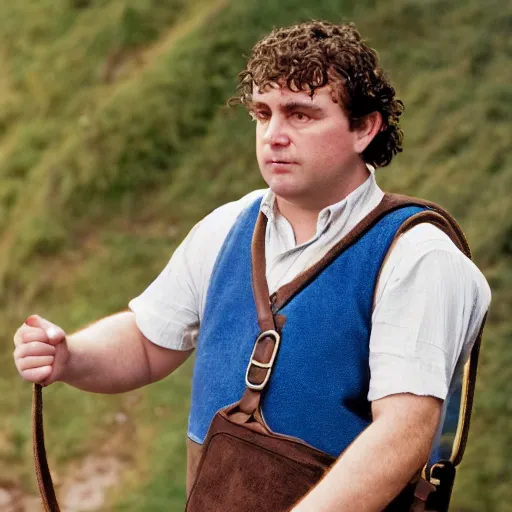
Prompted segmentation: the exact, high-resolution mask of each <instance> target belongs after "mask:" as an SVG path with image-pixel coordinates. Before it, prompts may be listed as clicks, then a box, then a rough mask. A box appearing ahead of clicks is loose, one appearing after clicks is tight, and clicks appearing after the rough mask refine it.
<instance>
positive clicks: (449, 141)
mask: <svg viewBox="0 0 512 512" xmlns="http://www.w3.org/2000/svg"><path fill="white" fill-rule="evenodd" d="M311 17H315V18H327V19H330V20H332V21H340V20H342V19H353V20H354V21H355V22H356V23H357V25H358V27H359V28H360V29H361V32H362V33H363V34H365V35H367V37H368V39H369V42H370V44H372V45H373V46H375V47H376V48H378V49H379V51H380V55H381V58H382V61H383V64H384V67H385V68H386V69H388V70H389V71H390V72H391V74H392V76H393V78H394V81H395V83H396V85H397V90H398V94H399V97H401V98H402V99H403V100H404V102H405V104H406V109H407V110H406V112H405V115H404V120H403V128H404V131H405V134H406V138H405V151H404V153H403V154H402V155H400V156H399V157H398V158H397V159H396V161H394V162H393V164H392V165H391V167H390V168H389V169H384V170H381V171H378V178H379V181H380V183H381V184H382V185H383V187H384V188H386V189H389V190H394V191H397V192H404V193H407V194H410V195H418V196H421V197H425V198H428V199H430V200H433V201H437V202H439V203H440V204H441V205H443V206H445V207H447V208H448V209H449V210H450V211H451V212H452V213H454V214H455V215H456V217H457V218H458V220H459V221H460V222H461V224H462V226H463V228H464V230H465V231H466V233H467V235H468V238H469V241H470V243H471V246H472V249H473V252H474V259H475V261H476V263H477V264H478V265H479V266H480V268H482V270H483V271H484V272H485V274H486V276H487V277H488V279H489V282H490V284H491V287H492V290H493V306H492V311H491V314H490V318H489V325H488V328H487V330H486V332H485V337H484V342H483V350H482V356H481V364H480V375H479V381H478V386H477V394H476V404H475V411H474V419H473V421H472V428H471V433H470V439H469V444H468V448H467V453H466V456H465V459H464V462H463V464H462V466H461V469H460V471H459V475H458V477H457V483H456V491H455V496H454V505H453V509H454V510H455V511H457V510H459V511H462V510H464V511H466V512H477V511H478V512H482V511H484V512H486V511H489V512H490V511H497V512H508V511H510V510H512V508H511V506H510V503H511V502H512V491H511V488H510V485H509V482H510V481H511V480H512V467H511V465H510V460H509V457H510V446H512V433H511V432H512V410H511V407H512V406H511V404H512V402H511V401H510V398H509V395H510V391H509V390H510V385H509V382H510V378H511V377H512V373H511V370H510V368H511V364H509V363H512V361H509V360H510V358H511V356H512V351H511V350H510V347H509V346H508V340H509V339H510V335H511V334H512V332H511V323H510V318H509V316H510V309H511V306H512V292H511V290H512V271H511V268H512V266H511V263H512V248H511V239H512V215H511V213H512V212H511V203H510V199H509V195H510V193H509V191H510V190H512V152H511V150H510V140H511V136H512V130H511V127H510V123H509V119H510V118H511V117H512V95H511V90H510V83H511V82H512V66H511V61H512V42H511V41H512V40H511V38H510V30H511V28H512V8H511V7H510V5H509V4H507V3H503V2H498V1H497V0H490V1H489V2H486V3H485V4H483V3H481V2H479V1H478V0H468V1H466V2H461V1H460V0H449V1H441V0H428V1H425V2H420V1H417V0H386V1H382V2H375V1H374V0H366V1H363V2H361V1H358V2H356V1H355V0H344V1H341V2H340V1H339V0H338V1H334V0H318V1H316V2H297V1H296V0H282V1H280V2H270V1H263V2H262V1H258V2H255V1H253V0H251V1H248V2H227V1H226V2H222V1H220V0H219V1H217V2H213V3H212V2H206V0H204V1H203V0H196V1H195V2H185V1H184V0H141V1H138V2H135V1H128V0H126V1H122V0H114V1H107V0H90V1H86V2H83V1H82V0H59V1H55V0H40V1H38V2H35V1H33V0H20V1H18V2H15V3H12V2H5V3H4V4H1V5H0V19H2V32H1V34H0V66H1V67H2V70H3V71H4V73H3V74H2V76H1V77H0V180H1V183H2V187H1V188H0V230H2V238H1V241H0V244H1V248H2V251H1V253H0V254H1V256H0V284H1V285H2V291H3V293H2V294H1V295H0V300H1V302H2V306H3V307H2V310H1V311H0V318H1V319H2V333H3V338H2V339H3V340H4V343H3V344H2V345H1V349H0V367H1V368H2V369H3V370H4V369H5V370H4V371H2V372H0V410H2V411H7V415H6V416H5V415H4V416H3V417H2V418H0V480H2V479H7V480H8V481H12V482H13V483H17V484H18V485H21V486H22V487H23V488H24V489H34V479H33V476H32V469H31V461H30V455H29V454H30V435H29V430H28V429H29V426H28V425H29V423H28V422H29V419H28V408H29V402H30V393H29V391H30V390H29V389H28V388H27V386H26V385H25V384H24V383H23V382H21V381H20V379H18V378H16V372H15V369H14V368H13V365H12V355H11V353H12V347H11V341H10V340H11V338H12V334H13V332H14V330H15V329H16V327H17V326H18V325H19V324H20V323H21V322H22V321H23V319H24V318H25V317H26V316H27V315H28V314H30V313H32V312H35V311H37V312H38V313H39V314H41V315H45V316H47V317H48V318H50V319H52V320H53V321H55V322H56V323H59V324H61V325H62V326H63V327H64V328H65V329H67V330H68V331H71V330H73V329H76V328H78V327H79V326H80V325H83V324H84V323H87V322H90V321H92V320H94V319H95V318H98V317H100V316H103V315H106V314H109V313H112V312H114V311H117V310H120V309H124V308H126V305H127V302H128V300H129V299H130V298H131V297H133V296H135V295H136V294H138V293H140V292H141V291H142V290H143V289H144V288H145V287H146V286H147V285H148V284H149V282H150V281H151V280H152V279H153V278H154V277H155V276H156V275H157V274H158V272H159V271H160V270H161V269H162V268H163V266H164V265H165V263H166V261H167V260H168V258H169V257H170V255H171V253H172V250H173V249H174V248H175V247H176V245H177V243H179V241H180V240H181V239H182V238H183V237H184V236H185V235H186V233H187V231H188V230H189V229H190V228H191V227H192V225H193V224H194V223H195V222H197V221H198V220H199V219H200V218H201V217H202V216H204V215H205V214H207V213H208V212H209V211H211V210H212V209H213V208H215V207H216V206H218V205H220V204H222V203H224V202H226V201H229V200H232V199H235V198H238V197H240V196H241V195H243V194H245V193H246V192H248V191H250V190H252V189H254V188H260V187H263V182H262V181H261V178H260V176H259V173H258V169H257V164H256V161H255V154H254V141H253V128H252V125H251V123H250V121H249V119H248V116H247V115H246V114H245V112H244V111H243V109H239V110H237V111H230V110H228V109H227V108H226V107H224V106H223V105H224V104H225V102H226V100H227V99H228V98H229V97H230V95H232V94H233V92H234V88H235V86H236V75H237V73H238V72H239V71H240V69H241V68H242V66H243V64H244V60H243V57H242V56H243V55H244V54H247V53H248V52H249V51H250V48H251V46H252V45H253V43H254V42H255V41H256V40H257V39H258V38H260V37H261V36H262V35H264V34H265V33H267V32H268V31H269V30H270V29H271V28H272V27H273V26H281V25H287V24H290V23H294V22H296V21H300V20H305V19H308V18H311ZM190 371H191V365H187V366H186V367H185V368H184V369H182V370H180V372H178V373H177V374H176V375H173V376H172V377H171V378H170V379H166V380H165V381H164V382H162V383H159V384H157V385H154V386H150V387H149V388H148V389H144V390H140V391H138V392H136V393H135V394H128V395H126V396H123V397H99V396H96V395H86V394H84V393H80V392H77V391H76V390H72V389H67V388H66V387H65V386H55V389H53V387H52V388H50V390H48V392H46V393H45V397H47V398H46V402H47V404H48V405H47V410H48V414H47V415H46V420H47V432H48V436H49V439H50V442H51V445H49V446H51V448H49V451H50V457H51V464H52V467H55V466H58V467H65V465H66V463H67V461H68V460H71V459H73V458H76V457H80V456H81V455H83V454H84V453H86V452H88V451H89V450H91V449H92V450H94V449H95V448H94V447H95V446H98V444H101V443H103V442H106V440H108V439H109V438H110V437H111V436H112V435H113V433H114V434H115V433H116V427H115V425H114V424H113V422H112V417H113V414H114V413H115V411H117V410H119V408H121V409H123V408H128V409H129V411H130V418H131V421H132V422H133V425H136V426H137V427H134V428H135V431H134V432H135V433H133V432H132V434H131V435H133V436H134V437H133V439H131V441H130V444H137V443H138V444H139V445H140V448H139V449H137V450H135V452H134V453H131V454H127V453H126V450H124V451H123V449H119V454H120V456H122V457H126V458H127V460H129V462H130V464H129V466H130V468H131V469H129V470H127V471H126V475H125V487H123V488H124V489H129V491H130V492H128V491H125V492H123V496H122V497H121V496H117V495H116V493H115V492H113V494H112V496H111V497H110V503H111V506H110V507H111V508H110V509H112V510H126V511H128V510H148V511H151V510H154V511H157V510H158V511H159V510H164V509H167V510H181V509H183V499H184V467H185V466H184V465H185V452H184V437H185V428H186V427H185V425H186V414H187V411H186V409H187V403H188V389H189V388H188V386H189V377H190ZM131 397H136V398H137V397H138V398H137V401H136V404H135V405H133V404H132V405H130V404H131V401H130V400H131ZM123 410H124V409H123ZM157 411H160V412H157ZM161 411H164V412H163V413H162V412H161ZM86 432H88V434H85V433H86ZM134 440H135V443H133V441H134Z"/></svg>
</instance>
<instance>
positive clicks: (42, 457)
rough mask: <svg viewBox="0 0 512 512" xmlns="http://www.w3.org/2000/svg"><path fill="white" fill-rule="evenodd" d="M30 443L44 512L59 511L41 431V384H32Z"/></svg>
mask: <svg viewBox="0 0 512 512" xmlns="http://www.w3.org/2000/svg"><path fill="white" fill-rule="evenodd" d="M32 444H33V448H34V464H35V470H36V478H37V485H38V487H39V493H40V494H41V498H42V500H43V506H44V510H45V512H59V511H60V509H59V504H58V503H57V498H56V496H55V489H54V488H53V482H52V477H51V475H50V469H49V468H48V461H47V460H46V449H45V446H44V431H43V393H42V386H41V384H34V386H33V392H32Z"/></svg>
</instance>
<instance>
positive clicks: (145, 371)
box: [59, 312, 151, 393]
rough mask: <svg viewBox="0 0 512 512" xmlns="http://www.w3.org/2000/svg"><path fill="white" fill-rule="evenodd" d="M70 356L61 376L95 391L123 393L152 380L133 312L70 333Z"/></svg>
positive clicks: (105, 319) (73, 383) (64, 380)
mask: <svg viewBox="0 0 512 512" xmlns="http://www.w3.org/2000/svg"><path fill="white" fill-rule="evenodd" d="M67 344H68V348H69V353H70V356H69V360H68V362H67V364H66V367H65V370H64V372H63V375H62V376H60V378H59V380H61V381H63V382H66V383H67V384H70V385H71V386H74V387H76V388H79V389H83V390H85V391H91V392H94V393H121V392H124V391H129V390H132V389H136V388H139V387H141V386H144V385H146V384H149V383H150V382H151V374H150V369H149V364H148V360H147V356H146V352H145V349H144V346H143V342H142V340H141V336H140V333H139V331H138V329H137V327H136V324H135V317H134V315H133V313H130V312H123V313H118V314H116V315H113V316H110V317H107V318H104V319H102V320H99V321H98V322H96V323H94V324H92V325H90V326H89V327H86V328H85V329H83V330H81V331H79V332H77V333H75V334H72V335H70V336H68V337H67Z"/></svg>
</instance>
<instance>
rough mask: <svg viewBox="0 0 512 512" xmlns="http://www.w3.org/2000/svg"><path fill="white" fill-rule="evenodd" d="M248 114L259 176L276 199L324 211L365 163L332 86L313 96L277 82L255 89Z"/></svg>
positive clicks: (355, 135)
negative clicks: (356, 169)
mask: <svg viewBox="0 0 512 512" xmlns="http://www.w3.org/2000/svg"><path fill="white" fill-rule="evenodd" d="M250 112H251V115H252V117H253V118H254V119H255V120H256V123H257V126H256V154H257V158H258V164H259V167H260V170H261V174H262V176H263V179H264V180H265V181H266V182H267V184H268V186H269V187H270V188H271V189H272V190H273V191H274V193H275V194H276V195H277V196H278V198H279V197H280V198H283V199H284V200H286V201H289V202H292V203H295V204H300V205H302V206H304V207H308V208H323V207H325V206H327V205H329V204H332V203H334V202H337V201H339V200H340V199H341V198H342V197H343V196H344V192H345V190H349V189H350V188H351V184H352V182H351V179H352V175H353V174H354V172H353V171H354V169H355V168H361V165H362V160H361V157H360V156H359V152H360V151H361V148H360V142H359V137H358V132H357V131H351V130H350V129H349V121H348V118H347V116H346V115H345V113H344V112H343V110H342V109H341V107H340V105H339V104H338V103H335V102H334V100H333V98H332V90H331V86H330V85H327V86H325V87H322V88H319V89H316V91H315V94H314V95H313V97H311V96H310V95H309V93H308V92H306V91H300V92H294V91H291V90H290V89H288V88H287V87H279V86H278V85H277V84H276V85H274V86H273V87H268V88H266V89H265V90H264V91H261V92H259V91H258V88H257V87H254V90H253V97H252V103H251V105H250ZM352 188H353V187H352ZM345 195H346V194H345Z"/></svg>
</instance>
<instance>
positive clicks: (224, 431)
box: [33, 194, 483, 512]
mask: <svg viewBox="0 0 512 512" xmlns="http://www.w3.org/2000/svg"><path fill="white" fill-rule="evenodd" d="M406 205H425V206H428V207H429V208H430V209H429V210H427V211H425V212H421V213H419V214H417V215H414V216H413V217H411V218H410V219H408V220H407V221H406V222H405V223H404V225H403V226H402V227H401V228H400V230H399V232H398V233H397V235H396V236H397V237H398V236H399V235H400V234H402V233H403V232H404V231H406V230H407V229H410V228H411V227H412V226H414V225H416V224H418V223H420V222H430V223H433V224H435V225H436V226H438V227H439V228H441V229H442V230H443V231H445V232H446V233H447V234H448V235H449V236H450V238H451V239H452V240H453V241H454V242H455V243H456V245H457V246H458V247H459V248H460V249H461V250H462V251H463V252H464V253H465V254H466V255H468V256H470V253H469V247H468V245H467V242H466V240H465V238H464V235H463V234H462V231H461V230H460V228H459V227H458V225H457V224H456V222H455V221H454V220H453V219H452V218H451V217H450V216H449V215H448V214H447V213H446V212H444V210H442V209H440V208H439V207H438V206H437V205H435V204H433V203H427V202H425V201H421V200H416V199H412V198H408V197H405V196H398V195H393V194H386V195H385V197H384V199H383V200H382V202H381V204H380V205H379V206H378V207H377V208H376V209H375V210H373V211H372V212H371V213H370V214H369V215H368V216H367V217H365V219H363V220H362V221H361V222H360V223H359V225H358V226H356V228H354V229H353V230H352V231H351V232H350V233H349V234H348V235H347V236H346V237H344V238H343V239H342V240H341V241H340V242H339V243H338V244H337V245H336V246H335V247H333V248H332V249H331V250H330V251H329V252H328V253H327V254H326V255H325V256H324V258H322V259H321V260H320V261H319V262H318V263H317V264H315V265H313V266H312V267H311V268H310V269H308V270H307V271H306V272H304V273H302V274H301V275H299V276H298V278H297V279H295V280H294V281H292V283H290V284H289V285H286V286H283V287H282V288H280V289H279V290H278V292H277V293H276V294H274V295H273V296H272V297H271V300H270V301H269V293H268V286H267V282H266V278H265V249H264V240H265V226H266V218H265V216H263V215H261V214H260V216H259V218H258V222H257V224H256V227H255V230H254V235H253V241H252V265H253V269H252V277H253V291H254V299H255V302H256V309H257V313H258V322H259V325H260V328H261V334H260V335H259V337H258V338H257V340H256V342H255V346H254V350H253V354H252V356H251V359H250V362H249V365H248V368H247V372H246V386H247V389H246V390H245V393H244V394H243V396H242V398H241V400H240V401H239V402H237V403H235V404H232V405H230V406H229V407H227V408H225V409H223V410H220V411H219V412H218V413H217V414H216V415H215V417H214V418H213V421H212V423H211V425H210V428H209V430H208V434H207V437H206V439H205V442H204V445H203V450H202V455H201V460H200V462H199V466H198V468H197V472H196V477H195V481H194V483H193V486H192V489H191V492H190V495H189V497H188V500H187V504H186V511H188V512H261V511H268V512H284V511H288V510H290V509H291V508H292V507H293V505H294V504H295V503H297V502H298V501H299V500H300V499H301V498H302V497H303V496H304V495H305V494H306V493H307V492H308V491H309V490H310V489H311V488H312V487H313V486H314V485H315V484H316V483H318V481H319V480H320V479H321V478H322V476H323V475H324V474H325V473H326V471H328V469H329V468H330V466H331V465H332V464H333V463H334V461H335V458H334V457H332V456H331V455H329V454H326V453H324V452H322V451H320V450H318V449H316V448H314V447H312V446H310V445H308V444H307V443H305V442H304V441H302V440H301V439H298V438H294V437H291V436H286V435H282V434H278V433H274V432H272V431H271V430H270V428H269V427H268V426H267V425H266V423H265V421H264V418H263V417H262V414H261V411H260V401H261V398H262V397H261V393H262V391H263V390H264V388H265V386H266V385H267V383H268V381H269V378H270V376H271V371H272V366H273V364H274V361H275V358H276V354H277V352H278V349H279V343H280V329H281V327H282V323H283V319H282V318H281V317H280V315H274V314H273V312H272V309H274V311H278V310H279V309H280V307H281V306H282V305H283V304H285V303H286V302H287V301H288V300H290V299H291V298H292V297H293V296H294V295H295V294H296V293H297V292H298V291H299V290H301V289H302V288H303V287H304V286H307V284H308V283H309V282H310V281H311V280H312V279H314V278H315V277H316V275H317V274H318V273H319V272H321V270H322V269H324V268H325V267H326V266H327V265H328V264H329V263H330V262H331V261H333V260H334V259H335V258H336V257H337V256H338V255H339V254H340V253H341V252H342V251H343V250H344V249H346V248H347V247H348V246H349V245H351V244H352V243H354V242H355V241H356V240H358V239H359V238H360V237H361V236H362V235H363V234H364V233H365V232H366V231H367V230H369V229H370V228H371V227H372V226H373V225H374V224H375V223H376V222H377V221H378V220H379V219H381V218H382V217H383V216H384V215H385V214H386V213H388V212H390V211H392V210H394V209H397V208H400V207H403V206H406ZM271 306H272V307H271ZM482 327H483V325H482ZM480 339H481V332H480V335H479V336H478V339H477V340H476V342H475V344H474V347H473V350H472V353H471V357H470V360H469V361H468V363H467V365H466V369H465V375H464V386H463V396H462V400H461V405H460V413H461V415H460V418H459V426H458V429H457V434H458V435H457V439H456V442H455V446H454V448H453V451H452V456H451V457H450V459H448V460H443V461H439V462H438V463H437V464H436V465H434V467H433V468H432V471H431V472H430V471H425V470H424V472H423V476H422V477H419V472H418V476H417V478H416V479H414V480H413V481H412V482H411V483H410V484H409V485H408V486H407V487H406V488H405V489H404V490H403V491H402V492H401V493H400V495H399V496H398V497H397V498H396V499H395V500H394V501H393V502H392V503H391V504H389V506H388V507H386V509H385V511H386V512H407V511H409V512H421V511H424V510H433V511H436V512H445V511H447V510H448V503H449V500H450V495H451V489H452V485H453V480H454V477H455V465H456V464H458V463H459V462H460V460H461V459H462V453H463V451H464V447H465V443H466V439H467V433H468V429H469V418H470V414H471V406H472V398H473V393H474V383H475V379H476V366H477V363H478V353H479V346H480ZM33 412H34V420H33V426H34V456H35V461H36V474H37V477H38V483H39V488H40V491H41V495H42V497H43V503H44V505H45V510H46V511H47V512H58V511H59V508H58V504H57V500H56V498H55V493H54V490H53V485H52V482H51V477H50V473H49V470H48V465H47V463H46V454H45V450H44V437H43V431H42V396H41V387H40V386H39V385H37V384H36V385H35V386H34V408H33ZM426 477H428V478H429V479H431V481H430V482H429V481H428V480H427V479H426Z"/></svg>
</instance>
